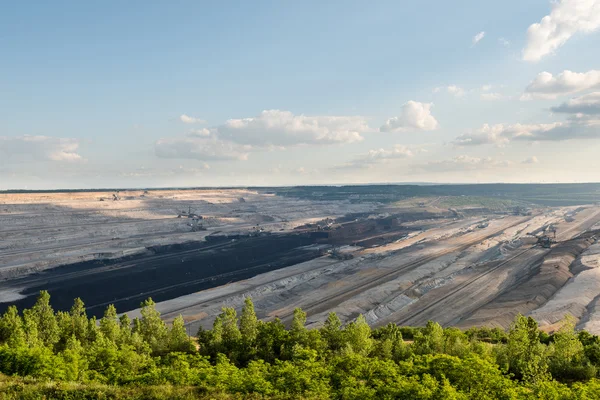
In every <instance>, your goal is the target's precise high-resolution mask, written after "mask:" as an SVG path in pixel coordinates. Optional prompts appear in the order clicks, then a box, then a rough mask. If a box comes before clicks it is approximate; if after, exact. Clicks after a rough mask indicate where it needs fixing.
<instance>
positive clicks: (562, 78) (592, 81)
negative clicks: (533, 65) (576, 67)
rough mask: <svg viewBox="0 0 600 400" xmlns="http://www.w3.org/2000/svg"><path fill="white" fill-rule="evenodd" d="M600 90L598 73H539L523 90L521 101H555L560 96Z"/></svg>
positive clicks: (599, 74) (599, 73)
mask: <svg viewBox="0 0 600 400" xmlns="http://www.w3.org/2000/svg"><path fill="white" fill-rule="evenodd" d="M593 88H600V71H598V70H590V71H588V72H581V73H578V72H572V71H569V70H565V71H563V72H561V73H560V74H558V75H556V76H553V75H552V74H551V73H550V72H540V73H539V74H538V75H537V77H536V78H535V79H534V80H533V81H531V83H530V84H529V85H528V86H527V88H525V93H524V94H523V96H521V100H530V99H555V98H557V97H558V96H560V95H565V94H570V93H577V92H582V91H584V90H589V89H593Z"/></svg>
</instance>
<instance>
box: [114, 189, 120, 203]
mask: <svg viewBox="0 0 600 400" xmlns="http://www.w3.org/2000/svg"><path fill="white" fill-rule="evenodd" d="M112 196H113V201H119V200H121V196H119V191H118V190H117V191H116V192H115V193H113V195H112Z"/></svg>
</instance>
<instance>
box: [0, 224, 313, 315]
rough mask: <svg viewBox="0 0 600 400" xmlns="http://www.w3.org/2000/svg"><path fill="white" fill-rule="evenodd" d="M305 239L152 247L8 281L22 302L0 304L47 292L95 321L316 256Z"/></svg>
mask: <svg viewBox="0 0 600 400" xmlns="http://www.w3.org/2000/svg"><path fill="white" fill-rule="evenodd" d="M311 243H312V239H310V238H309V237H308V235H271V236H264V237H250V238H242V239H238V240H234V241H232V239H226V240H221V241H217V242H216V243H212V242H211V243H202V242H201V243H187V244H178V245H169V246H156V247H154V248H153V253H154V254H152V255H149V256H142V257H127V258H125V259H120V260H106V261H100V260H98V261H90V262H82V263H78V264H71V265H68V266H64V267H58V268H54V269H51V270H47V271H44V272H41V273H39V274H35V275H31V276H28V277H25V278H21V279H16V280H12V281H10V282H8V283H5V284H3V287H4V288H9V287H13V288H24V289H22V290H21V292H20V293H21V295H24V296H26V297H25V298H23V299H20V300H16V301H13V302H10V303H9V302H6V303H0V312H4V310H5V309H6V308H7V307H8V306H9V305H10V304H15V305H17V306H18V307H19V308H22V307H30V306H31V305H33V303H34V302H35V297H36V295H37V293H38V292H39V291H40V290H48V291H49V292H50V294H51V295H52V304H53V306H54V307H56V308H57V309H59V310H68V309H69V308H70V307H71V305H72V304H73V299H74V298H76V297H81V298H82V299H83V301H84V302H85V304H86V307H87V309H88V311H89V312H90V313H91V314H93V315H96V316H98V317H100V316H101V315H102V313H103V312H104V308H105V307H106V305H108V304H111V303H112V304H115V306H116V307H117V309H119V310H130V309H134V308H136V307H138V306H139V304H140V302H141V301H143V300H144V299H145V298H147V297H149V296H151V297H152V298H153V299H154V300H155V301H162V300H167V299H172V298H175V297H178V296H182V295H186V294H190V293H194V292H197V291H199V290H203V289H207V288H211V287H214V286H218V285H223V284H226V283H228V282H232V281H237V280H241V279H246V278H249V277H252V276H254V275H256V274H259V273H263V272H268V271H272V270H275V269H279V268H283V267H286V266H289V265H293V264H297V263H300V262H303V261H307V260H310V259H312V258H314V257H317V256H319V252H318V251H317V250H316V249H306V248H303V246H306V245H309V244H311Z"/></svg>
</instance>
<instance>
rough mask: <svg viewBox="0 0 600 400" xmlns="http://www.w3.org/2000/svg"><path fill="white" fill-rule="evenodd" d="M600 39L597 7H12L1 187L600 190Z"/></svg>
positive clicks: (3, 86) (586, 3)
mask: <svg viewBox="0 0 600 400" xmlns="http://www.w3.org/2000/svg"><path fill="white" fill-rule="evenodd" d="M324 3H325V4H324ZM542 18H544V20H543V21H545V22H543V23H542V24H541V25H534V24H539V23H540V22H541V21H542ZM599 28H600V1H598V0H571V1H567V0H562V1H560V2H557V3H555V4H551V3H550V2H549V1H548V0H530V1H527V2H523V1H505V2H494V3H492V2H481V1H455V2H445V1H423V2H412V3H410V4H408V3H407V2H398V1H377V2H364V1H330V2H317V1H303V2H295V3H293V2H279V1H255V2H243V1H238V2H233V1H232V2H218V3H215V2H201V1H173V2H158V1H150V2H148V1H146V2H141V1H129V2H111V1H107V2H102V3H95V4H92V3H91V2H74V1H69V2H67V1H63V2H60V1H57V2H27V1H23V2H13V3H11V4H7V5H4V7H3V10H2V13H1V14H0V54H1V55H0V57H1V62H0V189H8V188H57V187H61V188H68V187H71V188H82V187H83V188H85V187H110V186H131V187H147V186H204V185H207V186H212V185H282V184H288V185H290V184H309V183H357V182H411V181H432V182H498V181H504V182H531V181H537V182H540V181H541V182H551V181H552V182H554V181H563V182H573V181H598V180H600V179H599V177H598V176H597V173H596V172H595V170H597V167H598V166H600V165H598V164H600V162H599V161H598V159H599V158H598V157H597V154H598V150H600V146H599V144H600V142H599V139H600V132H598V134H596V131H597V127H600V124H599V123H598V120H599V118H600V117H599V115H600V112H598V110H600V96H596V93H597V92H600V77H599V76H600V72H598V70H600V52H598V51H595V50H594V49H597V48H598V43H599V40H600V33H599V32H598V29H599ZM476 38H478V39H479V40H476ZM544 72H546V73H549V74H551V75H550V76H548V75H539V74H541V73H544ZM569 102H570V103H569ZM563 103H565V104H566V105H565V107H562V108H560V107H559V106H560V105H561V104H563ZM581 103H585V105H586V108H585V110H584V111H585V112H583V113H581V112H580V111H581V107H580V104H581ZM553 107H554V110H552V108H553ZM557 107H558V108H557Z"/></svg>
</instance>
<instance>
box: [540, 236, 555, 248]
mask: <svg viewBox="0 0 600 400" xmlns="http://www.w3.org/2000/svg"><path fill="white" fill-rule="evenodd" d="M538 243H539V244H540V245H541V246H542V247H543V248H545V249H549V248H551V247H552V239H550V238H549V237H548V236H546V235H544V236H542V237H540V238H538Z"/></svg>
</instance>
